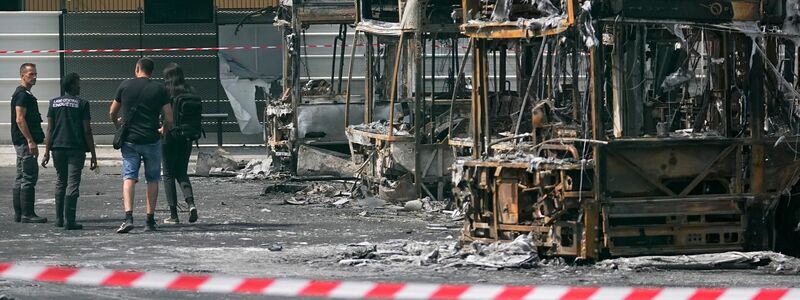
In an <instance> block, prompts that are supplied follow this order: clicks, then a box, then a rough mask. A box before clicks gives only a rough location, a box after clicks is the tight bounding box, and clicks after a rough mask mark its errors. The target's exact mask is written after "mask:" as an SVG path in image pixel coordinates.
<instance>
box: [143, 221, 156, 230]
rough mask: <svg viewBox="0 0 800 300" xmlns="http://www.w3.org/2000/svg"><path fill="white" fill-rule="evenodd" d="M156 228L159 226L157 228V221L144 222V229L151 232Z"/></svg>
mask: <svg viewBox="0 0 800 300" xmlns="http://www.w3.org/2000/svg"><path fill="white" fill-rule="evenodd" d="M156 230H158V228H156V222H152V223H151V222H147V223H145V224H144V231H147V232H151V231H156Z"/></svg>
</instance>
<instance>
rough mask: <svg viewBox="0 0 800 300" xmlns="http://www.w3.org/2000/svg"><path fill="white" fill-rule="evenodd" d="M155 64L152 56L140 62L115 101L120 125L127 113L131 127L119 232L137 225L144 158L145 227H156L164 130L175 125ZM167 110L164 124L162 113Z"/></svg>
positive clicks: (124, 152)
mask: <svg viewBox="0 0 800 300" xmlns="http://www.w3.org/2000/svg"><path fill="white" fill-rule="evenodd" d="M154 67H155V64H154V63H153V61H152V60H151V59H149V58H146V57H145V58H142V59H139V61H137V62H136V69H135V71H134V72H135V74H136V78H134V79H128V80H125V81H123V82H122V83H121V84H120V85H119V88H118V89H117V95H116V97H115V98H114V101H112V102H111V109H110V111H109V117H110V118H111V121H112V122H114V124H115V125H116V126H117V127H119V126H120V125H121V123H122V120H123V118H122V117H120V116H119V113H120V112H122V115H123V116H124V115H126V114H129V113H131V111H134V112H135V113H133V114H132V115H130V116H129V117H127V120H128V122H129V123H130V124H129V125H128V131H127V134H126V135H125V136H124V139H123V145H122V149H120V150H121V151H122V179H123V180H124V183H123V185H122V199H123V207H124V208H125V221H124V222H122V225H120V227H119V229H117V233H128V232H129V231H131V230H132V229H133V228H134V226H133V199H134V191H135V187H136V183H137V182H138V181H139V167H140V166H141V164H142V162H144V177H145V180H146V181H147V210H146V212H147V220H146V222H145V231H154V230H156V221H155V217H154V213H155V207H156V201H157V199H158V183H159V181H160V180H161V134H162V133H163V132H169V128H170V126H172V106H171V104H170V98H169V93H168V92H167V89H166V88H165V87H164V85H163V84H162V83H160V82H158V81H153V80H150V74H152V73H153V68H154ZM162 113H163V117H164V118H163V119H164V120H163V124H160V121H159V120H160V118H159V117H160V116H161V115H162Z"/></svg>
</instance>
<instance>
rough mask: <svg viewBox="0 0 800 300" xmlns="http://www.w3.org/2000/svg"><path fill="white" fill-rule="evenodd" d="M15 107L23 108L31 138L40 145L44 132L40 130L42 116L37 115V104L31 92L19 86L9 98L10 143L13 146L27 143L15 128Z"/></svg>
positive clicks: (20, 132) (17, 128)
mask: <svg viewBox="0 0 800 300" xmlns="http://www.w3.org/2000/svg"><path fill="white" fill-rule="evenodd" d="M17 106H21V107H24V108H25V121H26V123H27V124H28V130H29V131H30V133H31V138H33V141H34V142H35V143H37V144H41V143H42V142H43V141H44V130H42V114H40V113H39V104H38V102H37V100H36V97H34V96H33V94H32V93H31V91H29V90H28V89H26V88H25V87H23V86H21V85H20V86H18V87H17V90H15V91H14V95H12V96H11V142H12V143H14V145H25V144H27V143H28V141H26V140H25V136H24V135H22V131H20V130H19V127H18V126H17V121H16V120H17Z"/></svg>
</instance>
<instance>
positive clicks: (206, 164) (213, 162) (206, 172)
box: [194, 148, 239, 177]
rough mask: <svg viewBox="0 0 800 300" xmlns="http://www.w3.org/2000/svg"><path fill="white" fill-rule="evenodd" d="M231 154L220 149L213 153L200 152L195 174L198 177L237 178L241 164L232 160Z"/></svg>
mask: <svg viewBox="0 0 800 300" xmlns="http://www.w3.org/2000/svg"><path fill="white" fill-rule="evenodd" d="M229 157H230V153H228V152H227V151H225V150H224V149H222V148H218V149H217V150H216V151H214V152H212V153H208V152H202V151H201V152H198V153H197V164H196V166H195V170H194V174H195V175H197V176H203V177H208V176H231V177H232V176H236V174H237V172H236V171H238V170H239V163H237V162H236V161H234V160H233V159H230V158H229Z"/></svg>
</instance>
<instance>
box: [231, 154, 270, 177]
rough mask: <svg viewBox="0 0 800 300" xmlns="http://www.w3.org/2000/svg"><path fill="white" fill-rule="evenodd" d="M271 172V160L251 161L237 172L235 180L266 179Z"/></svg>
mask: <svg viewBox="0 0 800 300" xmlns="http://www.w3.org/2000/svg"><path fill="white" fill-rule="evenodd" d="M271 170H272V158H271V157H267V158H266V159H252V160H250V161H249V162H247V164H246V165H245V166H244V168H243V169H241V170H239V171H238V174H237V175H236V178H237V179H251V180H252V179H267V178H268V177H269V175H270V173H271Z"/></svg>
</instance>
